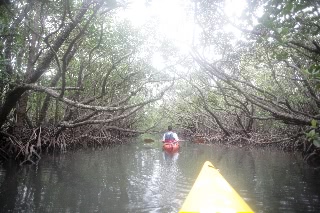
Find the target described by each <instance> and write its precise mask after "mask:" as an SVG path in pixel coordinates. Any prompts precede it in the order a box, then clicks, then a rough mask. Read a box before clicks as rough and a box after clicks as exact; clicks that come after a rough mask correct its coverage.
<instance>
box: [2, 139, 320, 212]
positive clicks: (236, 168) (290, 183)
mask: <svg viewBox="0 0 320 213" xmlns="http://www.w3.org/2000/svg"><path fill="white" fill-rule="evenodd" d="M181 145H182V148H181V150H180V152H179V153H178V154H177V155H174V156H172V155H166V154H165V153H163V152H162V150H161V144H160V143H152V144H144V143H143V142H142V141H138V142H132V143H130V144H127V145H122V146H117V147H113V148H110V149H104V150H95V151H92V150H91V151H89V150H84V151H77V152H68V153H66V154H60V155H56V156H46V157H43V159H42V160H41V161H40V162H39V164H38V165H37V166H34V165H28V166H22V167H18V166H15V164H14V163H6V164H4V165H0V212H164V213H166V212H177V211H178V210H179V208H180V206H181V205H182V203H183V201H184V199H185V197H186V195H187V194H188V192H189V190H190V189H191V187H192V184H193V182H194V180H195V179H196V177H197V175H198V173H199V171H200V169H201V167H202V165H203V163H204V162H205V161H206V160H210V161H211V162H212V163H213V164H214V165H215V167H217V168H218V169H220V172H221V174H222V175H223V176H224V177H225V178H226V179H227V181H228V182H229V183H230V184H231V185H232V186H233V187H234V188H235V190H236V191H238V193H239V194H240V195H241V196H242V197H243V198H244V199H245V200H246V201H247V203H248V204H249V205H250V206H251V207H252V209H253V210H254V211H255V212H290V213H291V212H320V171H317V170H314V169H312V168H309V167H306V165H305V164H304V163H303V162H302V160H301V157H300V154H292V153H284V152H281V151H276V150H261V149H251V150H249V149H245V148H242V149H239V148H227V147H223V146H217V145H211V146H209V145H199V144H192V143H189V142H182V144H181Z"/></svg>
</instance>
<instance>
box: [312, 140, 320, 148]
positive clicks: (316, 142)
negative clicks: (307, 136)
mask: <svg viewBox="0 0 320 213" xmlns="http://www.w3.org/2000/svg"><path fill="white" fill-rule="evenodd" d="M313 144H314V145H315V146H316V147H320V140H319V139H316V140H313Z"/></svg>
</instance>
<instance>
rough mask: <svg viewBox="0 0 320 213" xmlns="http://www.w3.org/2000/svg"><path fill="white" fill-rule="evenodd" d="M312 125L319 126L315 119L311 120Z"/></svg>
mask: <svg viewBox="0 0 320 213" xmlns="http://www.w3.org/2000/svg"><path fill="white" fill-rule="evenodd" d="M311 126H312V127H313V128H316V127H317V121H316V120H314V119H312V121H311Z"/></svg>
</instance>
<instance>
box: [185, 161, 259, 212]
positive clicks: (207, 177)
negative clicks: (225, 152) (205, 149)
mask: <svg viewBox="0 0 320 213" xmlns="http://www.w3.org/2000/svg"><path fill="white" fill-rule="evenodd" d="M187 212H188V213H191V212H192V213H196V212H198V213H200V212H201V213H204V212H212V213H218V212H219V213H223V212H227V213H253V211H252V209H251V208H250V207H249V206H248V204H247V203H246V202H245V201H244V200H243V199H242V198H241V197H240V195H239V194H238V193H237V192H236V191H235V190H234V189H233V188H232V186H231V185H230V184H229V183H228V182H227V181H226V180H225V179H224V177H223V176H222V175H221V174H220V172H219V171H218V170H217V169H215V168H214V166H213V165H212V164H211V163H210V162H209V161H206V162H205V163H204V165H203V167H202V169H201V171H200V174H199V176H198V177H197V179H196V181H195V183H194V185H193V187H192V189H191V191H190V192H189V194H188V196H187V198H186V200H185V201H184V203H183V205H182V207H181V209H180V211H179V213H187Z"/></svg>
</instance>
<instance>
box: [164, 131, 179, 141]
mask: <svg viewBox="0 0 320 213" xmlns="http://www.w3.org/2000/svg"><path fill="white" fill-rule="evenodd" d="M167 133H172V136H173V138H174V139H175V140H176V141H178V140H179V138H178V135H177V133H175V132H172V131H169V132H166V133H164V134H163V137H162V141H165V140H166V134H167Z"/></svg>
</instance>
